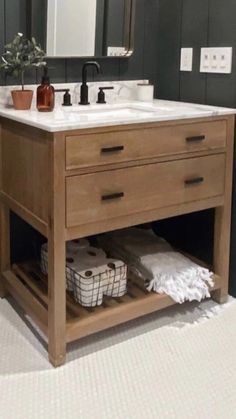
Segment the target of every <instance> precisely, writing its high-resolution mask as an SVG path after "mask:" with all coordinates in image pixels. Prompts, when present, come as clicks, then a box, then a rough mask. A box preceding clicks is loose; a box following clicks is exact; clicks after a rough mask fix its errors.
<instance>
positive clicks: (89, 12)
mask: <svg viewBox="0 0 236 419" xmlns="http://www.w3.org/2000/svg"><path fill="white" fill-rule="evenodd" d="M135 1H136V0H30V1H28V11H27V15H28V14H29V13H30V22H31V27H30V28H28V32H29V33H30V35H31V36H34V37H35V38H36V39H37V41H38V42H39V43H40V44H41V46H42V47H43V48H44V49H45V51H46V53H47V56H48V57H53V58H59V57H61V58H65V57H115V56H116V57H117V56H119V57H127V56H130V55H131V54H132V52H133V41H134V19H135ZM28 21H29V20H28ZM28 35H29V34H28Z"/></svg>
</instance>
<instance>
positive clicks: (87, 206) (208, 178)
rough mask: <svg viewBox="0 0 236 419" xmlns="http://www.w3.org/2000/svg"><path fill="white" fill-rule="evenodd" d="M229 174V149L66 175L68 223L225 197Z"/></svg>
mask: <svg viewBox="0 0 236 419" xmlns="http://www.w3.org/2000/svg"><path fill="white" fill-rule="evenodd" d="M224 177H225V155H224V154H218V155H213V156H207V157H198V158H191V159H184V160H178V161H172V162H165V163H157V164H149V165H145V166H138V167H132V168H126V169H117V170H112V171H106V172H99V173H93V174H86V175H80V176H72V177H67V178H66V200H67V201H66V202H67V215H66V218H67V227H73V226H79V225H83V224H87V223H92V222H99V221H102V220H111V219H113V218H116V217H122V216H123V217H125V216H127V215H131V214H135V213H140V212H143V211H148V210H153V209H158V208H163V207H167V206H171V205H176V204H184V203H187V202H191V201H198V200H202V199H205V198H210V197H214V196H220V195H222V194H223V193H224Z"/></svg>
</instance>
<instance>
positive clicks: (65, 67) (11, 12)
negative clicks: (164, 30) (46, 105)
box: [0, 0, 159, 84]
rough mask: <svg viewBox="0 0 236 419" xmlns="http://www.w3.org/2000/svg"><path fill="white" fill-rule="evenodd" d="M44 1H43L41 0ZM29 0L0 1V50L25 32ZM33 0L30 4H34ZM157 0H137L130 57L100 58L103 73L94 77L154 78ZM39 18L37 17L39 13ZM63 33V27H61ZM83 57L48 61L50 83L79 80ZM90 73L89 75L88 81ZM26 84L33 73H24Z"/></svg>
mask: <svg viewBox="0 0 236 419" xmlns="http://www.w3.org/2000/svg"><path fill="white" fill-rule="evenodd" d="M43 2H45V0H43ZM28 3H31V2H29V0H10V1H6V0H0V53H1V52H2V51H3V45H4V44H6V42H9V41H10V40H11V39H12V38H13V36H14V35H15V34H16V33H17V32H23V33H27V26H26V25H27V22H26V21H25V16H26V13H25V11H26V7H27V5H28ZM34 3H35V2H33V3H32V4H33V5H34ZM158 3H159V1H158V0H148V1H147V0H137V10H136V26H135V53H134V54H133V56H132V57H131V58H125V59H119V58H117V59H116V58H115V59H114V58H113V59H111V58H103V59H100V60H99V61H100V63H101V65H102V69H103V74H102V75H101V76H99V79H98V80H129V79H137V78H139V79H143V78H149V79H151V80H152V81H155V80H156V75H157V50H156V40H157V19H158ZM39 17H40V16H39ZM65 36H66V29H65ZM83 63H84V60H83V59H66V60H65V59H57V60H49V66H51V67H54V69H53V70H52V71H51V79H52V82H54V83H56V82H61V83H64V82H76V81H80V80H81V70H82V65H83ZM92 79H93V74H92V75H91V80H92ZM26 81H27V82H28V83H36V82H38V80H37V78H36V76H35V72H32V73H31V74H28V77H27V79H26ZM15 82H16V81H15V80H12V79H8V80H5V78H4V77H2V79H0V83H1V84H13V83H15Z"/></svg>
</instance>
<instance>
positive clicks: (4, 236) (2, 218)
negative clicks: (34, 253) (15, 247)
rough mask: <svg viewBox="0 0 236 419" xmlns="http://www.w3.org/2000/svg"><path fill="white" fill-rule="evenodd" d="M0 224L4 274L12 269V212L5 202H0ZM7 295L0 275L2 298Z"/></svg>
mask: <svg viewBox="0 0 236 419" xmlns="http://www.w3.org/2000/svg"><path fill="white" fill-rule="evenodd" d="M0 226H1V227H0V264H1V265H0V271H1V274H2V272H4V271H6V270H8V269H10V212H9V209H8V208H7V207H6V206H5V205H4V203H3V202H0ZM6 295H7V291H6V289H5V287H4V283H3V279H2V278H1V277H0V298H4V297H6Z"/></svg>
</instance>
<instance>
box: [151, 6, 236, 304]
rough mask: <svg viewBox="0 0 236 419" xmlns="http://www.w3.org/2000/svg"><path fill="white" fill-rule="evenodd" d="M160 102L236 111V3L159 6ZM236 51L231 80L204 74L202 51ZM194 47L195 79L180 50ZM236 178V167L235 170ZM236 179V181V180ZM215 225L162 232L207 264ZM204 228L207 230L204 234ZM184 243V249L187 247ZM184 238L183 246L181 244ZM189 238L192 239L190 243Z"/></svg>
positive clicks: (234, 256)
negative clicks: (226, 48) (183, 67)
mask: <svg viewBox="0 0 236 419" xmlns="http://www.w3.org/2000/svg"><path fill="white" fill-rule="evenodd" d="M159 2H160V10H159V18H160V20H159V25H158V63H159V64H158V74H157V80H158V86H159V87H158V96H159V97H160V98H163V99H171V100H181V101H186V102H196V103H204V104H211V105H219V106H226V107H234V108H236V1H235V0H159ZM204 46H209V47H218V46H232V47H233V48H234V54H233V71H232V74H230V75H217V74H208V75H206V74H201V73H200V72H199V67H200V48H201V47H204ZM181 47H193V48H194V61H193V71H192V72H191V73H181V72H180V71H179V65H180V48H181ZM234 173H235V176H236V163H235V168H234ZM235 179H236V177H235ZM235 213H236V180H235V181H234V192H233V217H232V239H231V266H230V291H231V293H232V294H234V295H235V296H236V216H235ZM213 219H214V214H213V213H212V212H211V211H207V212H204V213H199V214H194V215H190V216H187V217H184V219H183V218H182V217H180V218H178V219H175V220H169V221H168V222H167V223H166V222H165V223H161V224H160V226H159V229H160V231H163V233H166V232H167V235H168V236H169V237H170V238H173V234H174V236H175V240H176V237H177V242H178V243H177V244H180V245H182V246H184V245H185V244H186V243H188V247H190V248H192V250H194V251H195V253H196V254H197V253H198V254H199V255H200V254H201V253H202V254H204V255H206V256H207V258H209V259H210V258H211V255H212V246H211V243H212V238H213ZM202 226H203V228H202ZM181 237H183V239H182V243H181ZM178 238H179V240H178ZM186 238H187V239H186Z"/></svg>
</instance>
